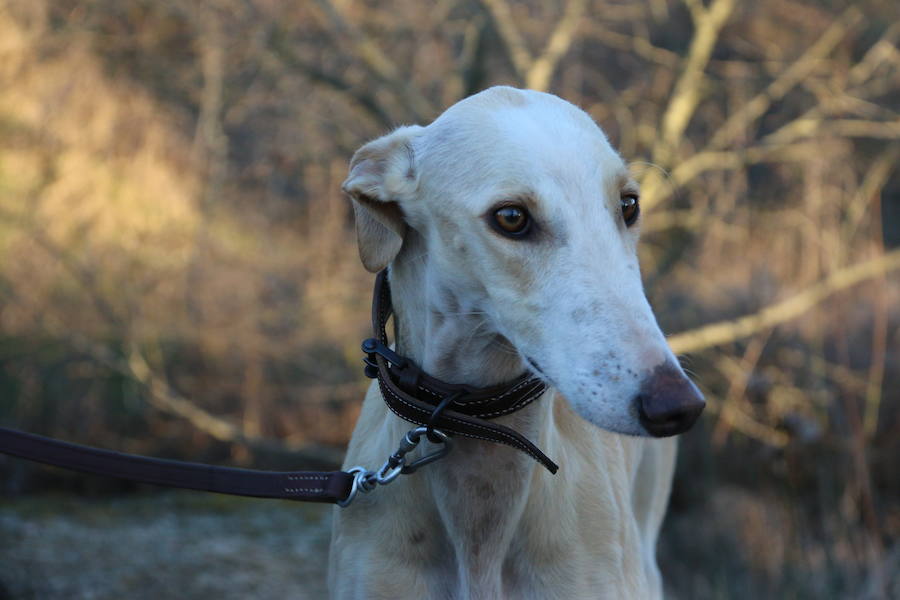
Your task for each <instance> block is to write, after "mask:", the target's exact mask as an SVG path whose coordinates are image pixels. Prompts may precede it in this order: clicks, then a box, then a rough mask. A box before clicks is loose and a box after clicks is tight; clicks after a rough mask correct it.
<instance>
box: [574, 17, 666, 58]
mask: <svg viewBox="0 0 900 600" xmlns="http://www.w3.org/2000/svg"><path fill="white" fill-rule="evenodd" d="M587 33H588V34H589V35H590V36H591V37H593V38H594V39H596V40H597V41H599V42H600V43H602V44H605V45H607V46H609V47H610V48H615V49H616V50H623V51H625V52H633V53H634V54H636V55H638V56H640V57H641V58H643V59H645V60H648V61H650V62H653V63H656V64H658V65H660V66H662V67H665V68H667V69H674V68H676V67H677V65H678V58H679V57H678V55H677V54H675V53H674V52H672V51H671V50H666V49H665V48H660V47H659V46H654V45H653V44H652V43H651V42H650V40H648V39H647V38H645V37H642V36H638V35H629V34H626V33H619V32H618V31H613V30H611V29H607V28H606V27H604V26H603V25H601V24H600V23H596V22H591V23H590V24H589V25H588V26H587Z"/></svg>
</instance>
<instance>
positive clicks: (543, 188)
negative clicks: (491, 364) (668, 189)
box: [344, 87, 704, 436]
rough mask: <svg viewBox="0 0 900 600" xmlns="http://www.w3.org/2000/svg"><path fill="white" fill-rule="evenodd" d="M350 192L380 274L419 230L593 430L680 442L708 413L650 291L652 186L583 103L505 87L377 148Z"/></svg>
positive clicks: (367, 151)
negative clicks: (643, 202) (642, 188)
mask: <svg viewBox="0 0 900 600" xmlns="http://www.w3.org/2000/svg"><path fill="white" fill-rule="evenodd" d="M344 190H345V191H346V192H347V193H348V194H349V195H350V196H351V198H352V199H353V201H354V202H353V205H354V209H355V213H356V221H357V234H358V239H359V250H360V256H361V258H362V260H363V263H364V264H365V266H366V268H368V269H369V270H370V271H373V272H375V271H378V270H380V269H383V268H384V267H386V266H387V265H388V264H389V263H391V261H393V260H394V259H395V258H396V257H397V256H398V253H400V251H401V248H402V247H403V243H404V238H405V237H407V228H413V229H414V230H415V231H416V232H417V233H418V234H419V235H420V236H421V238H422V239H424V242H425V245H426V248H427V260H428V261H429V263H430V264H431V265H433V266H434V270H435V271H436V272H438V273H440V277H441V279H442V282H443V284H445V285H447V286H449V287H451V288H452V289H455V290H461V291H463V292H464V293H465V294H466V295H467V297H471V298H475V299H477V300H476V305H477V308H478V310H480V311H484V313H485V315H486V317H485V318H486V319H487V320H488V322H489V325H490V326H491V327H493V328H494V330H495V331H496V332H497V333H499V334H500V335H502V336H503V337H504V338H506V340H508V341H509V343H510V344H511V345H512V346H513V347H514V348H515V349H516V350H517V352H518V353H519V355H520V356H521V358H522V361H523V362H524V363H525V364H527V365H528V366H529V367H530V368H531V369H532V370H534V371H535V372H536V373H538V374H539V375H541V376H542V377H544V378H546V379H547V380H548V381H549V382H550V383H551V384H552V385H553V386H554V387H556V388H557V389H558V390H559V391H560V392H561V393H562V394H563V395H564V396H565V397H566V398H567V399H568V401H569V402H570V403H571V405H572V407H573V408H574V409H575V411H576V412H578V413H579V414H580V415H581V416H582V417H583V418H585V419H586V420H588V421H590V422H591V423H594V424H595V425H597V426H598V427H601V428H603V429H607V430H610V431H615V432H619V433H627V434H636V435H648V434H649V435H653V436H667V435H674V434H677V433H681V432H682V431H685V430H686V429H688V428H689V427H690V426H691V425H692V424H693V423H694V421H695V420H696V418H697V416H698V415H699V414H700V412H701V411H702V410H703V407H704V401H703V396H702V395H701V394H700V392H699V390H697V388H696V386H694V384H693V383H691V382H690V380H689V379H688V378H687V377H685V375H684V373H683V372H682V370H681V368H680V366H679V364H678V361H677V360H676V359H675V357H674V356H673V355H672V353H671V351H670V350H669V347H668V345H667V344H666V341H665V339H664V337H663V334H662V332H661V331H660V329H659V326H658V325H657V323H656V319H655V318H654V316H653V312H652V310H651V308H650V305H649V304H648V302H647V299H646V297H645V295H644V291H643V286H642V284H641V277H640V271H639V268H638V259H637V252H636V245H637V241H638V230H639V228H640V221H641V217H640V206H639V191H638V188H637V184H636V183H635V182H634V181H633V180H632V179H631V178H630V177H629V174H628V171H627V169H626V167H625V164H624V163H623V161H622V159H621V158H620V157H619V155H618V154H617V153H616V152H615V151H614V150H613V149H612V147H611V146H610V144H609V142H608V141H607V139H606V137H605V135H604V134H603V132H602V131H601V130H600V128H599V127H597V125H596V124H595V123H594V122H593V120H592V119H591V118H590V117H589V116H588V115H587V114H585V113H584V112H583V111H581V110H580V109H578V108H576V107H575V106H573V105H572V104H569V103H568V102H565V101H564V100H561V99H559V98H557V97H555V96H552V95H549V94H543V93H539V92H532V91H522V90H516V89H513V88H506V87H497V88H491V89H489V90H487V91H485V92H482V93H480V94H477V95H475V96H472V97H470V98H467V99H465V100H462V101H461V102H459V103H457V104H455V105H454V106H452V107H451V108H449V109H448V110H447V111H446V112H445V113H444V114H443V115H441V116H440V117H439V118H438V119H437V120H435V121H434V122H433V123H432V124H431V125H429V126H428V127H417V126H414V127H402V128H400V129H397V130H396V131H394V132H393V133H391V134H389V135H386V136H384V137H382V138H380V139H377V140H375V141H373V142H370V143H369V144H366V145H365V146H364V147H362V148H361V149H360V150H359V151H358V152H357V153H356V155H355V156H354V157H353V161H352V163H351V168H350V176H349V177H348V178H347V180H346V182H345V183H344Z"/></svg>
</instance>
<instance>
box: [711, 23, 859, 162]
mask: <svg viewBox="0 0 900 600" xmlns="http://www.w3.org/2000/svg"><path fill="white" fill-rule="evenodd" d="M861 18H862V13H861V12H860V11H859V10H858V9H857V8H855V7H851V8H849V9H848V10H846V11H845V12H844V14H842V15H841V16H840V18H838V19H837V20H836V21H835V22H834V23H832V24H831V26H830V27H829V28H828V29H826V30H825V32H824V33H823V34H822V35H821V36H820V37H819V39H818V40H816V41H815V43H813V44H812V45H811V46H810V47H809V48H807V50H806V52H804V53H803V54H802V55H801V56H800V57H799V58H798V59H797V60H796V61H794V63H793V64H791V66H790V67H788V68H787V69H785V70H784V71H783V72H782V73H781V74H780V75H779V76H778V77H776V78H775V80H774V81H773V82H772V83H770V84H769V85H768V86H767V87H766V89H765V90H763V91H762V92H760V93H759V94H757V95H756V96H754V97H753V98H752V99H750V100H749V101H747V103H746V104H744V105H743V106H742V107H741V108H739V109H738V110H737V111H735V112H734V113H732V114H731V116H729V117H728V119H727V120H726V121H725V123H723V124H722V126H721V127H719V129H718V131H716V133H715V134H713V136H712V138H711V139H710V141H709V143H708V144H707V148H709V149H713V148H721V147H724V146H725V145H726V144H727V143H728V142H729V141H731V140H732V139H733V138H734V137H735V136H736V135H738V134H739V133H740V132H741V131H743V129H744V128H745V127H746V126H747V125H748V124H749V123H752V122H754V121H756V119H758V118H759V117H761V116H762V115H763V114H764V113H765V111H766V110H768V109H769V107H770V106H771V105H772V103H773V102H775V101H777V100H779V99H781V98H783V97H784V95H785V94H787V93H788V92H789V91H790V90H791V89H793V88H794V87H795V86H796V85H797V84H798V83H800V82H801V81H802V80H803V79H804V78H805V77H807V76H808V75H809V73H810V72H811V71H812V70H813V69H814V68H815V67H816V65H817V64H818V61H819V60H821V59H822V58H824V57H826V56H828V55H829V54H831V51H832V50H834V48H835V47H836V46H837V45H838V43H840V41H841V40H842V39H844V36H845V35H846V34H847V32H848V31H849V30H850V29H851V28H852V27H853V26H854V25H856V24H857V23H858V22H859V21H860V19H861Z"/></svg>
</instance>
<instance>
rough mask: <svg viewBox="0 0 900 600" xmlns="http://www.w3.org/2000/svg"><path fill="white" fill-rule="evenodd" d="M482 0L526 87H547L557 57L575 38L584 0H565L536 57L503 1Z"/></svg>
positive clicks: (558, 58)
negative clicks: (558, 16) (551, 29)
mask: <svg viewBox="0 0 900 600" xmlns="http://www.w3.org/2000/svg"><path fill="white" fill-rule="evenodd" d="M481 1H482V4H484V6H485V8H487V10H488V12H489V13H490V14H491V18H492V19H493V20H494V23H495V24H496V25H497V31H498V32H499V33H500V38H501V39H502V40H503V43H504V45H505V46H506V51H507V53H508V54H509V58H510V60H511V61H512V64H513V68H514V69H515V70H516V74H517V75H518V77H519V79H520V80H521V81H523V82H524V83H525V86H526V87H528V88H531V89H533V90H538V91H542V92H545V91H547V89H548V88H549V87H550V82H551V80H552V79H553V73H554V72H555V71H556V66H557V64H558V63H559V60H560V59H561V58H562V57H563V56H564V55H565V54H566V52H568V51H569V48H570V47H571V46H572V42H573V41H574V40H575V33H576V32H577V30H578V24H579V21H580V19H581V16H582V15H583V14H584V9H585V6H586V5H587V1H586V0H569V1H568V2H567V3H566V9H565V12H564V13H563V16H562V17H560V19H559V21H558V22H557V23H556V26H555V27H554V28H553V33H551V34H550V39H549V40H548V41H547V45H546V46H545V47H544V50H543V51H542V52H541V53H540V54H539V55H538V56H536V57H535V56H532V54H531V51H529V50H528V46H527V45H526V44H525V40H524V38H523V37H522V34H521V33H520V32H519V28H518V27H516V24H515V22H514V21H513V17H512V11H511V10H510V8H509V5H508V4H507V3H506V1H505V0H481Z"/></svg>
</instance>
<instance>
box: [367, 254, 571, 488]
mask: <svg viewBox="0 0 900 600" xmlns="http://www.w3.org/2000/svg"><path fill="white" fill-rule="evenodd" d="M392 313H393V305H392V303H391V289H390V283H389V282H388V276H387V270H384V271H381V272H380V273H378V276H377V277H376V279H375V290H374V293H373V297H372V328H373V330H374V332H375V337H374V338H369V339H367V340H365V341H364V342H363V346H362V348H363V352H365V353H366V355H367V357H366V359H365V362H366V375H368V376H369V377H372V378H373V379H374V378H377V379H378V384H379V387H380V389H381V395H382V397H383V398H384V401H385V403H386V404H387V405H388V408H390V409H391V410H392V411H393V412H394V413H395V414H397V416H399V417H400V418H402V419H404V420H406V421H409V422H410V423H415V424H417V425H427V426H431V427H434V428H437V429H440V430H441V431H443V432H444V433H447V434H451V435H454V434H455V435H462V436H465V437H471V438H477V439H483V440H487V441H491V442H497V443H500V444H506V445H508V446H512V447H513V448H517V449H519V450H522V451H523V452H525V453H527V454H528V455H529V456H531V457H532V458H533V459H535V460H536V461H538V462H539V463H541V464H542V465H544V466H545V467H546V468H547V469H548V470H549V471H550V472H551V473H556V471H557V468H558V467H557V466H556V464H555V463H554V462H553V461H551V460H550V459H549V458H548V457H547V456H546V455H545V454H544V453H543V452H541V450H540V449H539V448H538V447H537V446H535V445H534V444H533V443H532V442H531V441H530V440H528V438H526V437H525V436H523V435H522V434H520V433H518V432H517V431H514V430H513V429H510V428H509V427H505V426H503V425H499V424H497V423H491V422H490V421H489V420H488V419H494V418H496V417H500V416H502V415H506V414H509V413H512V412H515V411H517V410H519V409H521V408H523V407H525V406H527V405H528V404H530V403H531V402H533V401H534V400H536V399H537V398H539V397H540V396H541V395H542V394H543V393H544V391H545V390H546V387H547V386H546V384H545V383H544V382H543V381H542V380H541V379H539V378H538V377H535V376H534V375H533V374H532V373H529V372H526V373H523V374H522V375H521V376H520V377H518V378H517V379H514V380H513V381H510V382H507V383H503V384H500V385H496V386H490V387H484V388H475V387H472V386H468V385H463V384H456V383H446V382H444V381H441V380H440V379H437V378H436V377H432V376H431V375H428V374H427V373H425V372H423V371H422V370H421V369H420V368H419V366H418V365H416V364H415V363H414V362H413V361H412V360H411V359H409V358H407V357H405V356H400V355H399V354H397V353H395V352H394V351H393V350H391V349H390V347H389V346H388V338H387V330H386V325H387V320H388V319H389V318H390V316H391V314H392Z"/></svg>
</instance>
